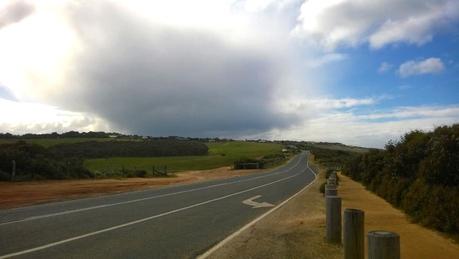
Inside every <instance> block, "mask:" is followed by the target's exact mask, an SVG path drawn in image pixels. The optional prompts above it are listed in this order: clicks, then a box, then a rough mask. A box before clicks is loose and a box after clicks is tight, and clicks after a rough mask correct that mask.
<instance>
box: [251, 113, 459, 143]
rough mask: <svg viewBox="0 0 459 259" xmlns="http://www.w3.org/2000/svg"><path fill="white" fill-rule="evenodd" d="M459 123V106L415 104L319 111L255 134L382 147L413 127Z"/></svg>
mask: <svg viewBox="0 0 459 259" xmlns="http://www.w3.org/2000/svg"><path fill="white" fill-rule="evenodd" d="M454 123H459V106H457V105H455V106H430V107H427V106H419V107H416V106H413V107H401V108H394V109H392V110H389V111H386V112H380V113H378V114H377V115H374V114H372V113H367V114H364V115H357V114H355V113H352V112H350V111H346V112H341V111H333V110H331V111H329V112H327V113H318V114H317V116H315V117H312V118H310V119H307V120H305V121H304V122H303V124H301V125H297V126H293V127H291V128H290V129H287V130H272V131H269V132H266V133H264V134H261V135H259V136H253V137H254V138H259V137H266V138H270V139H296V140H312V141H327V142H341V143H345V144H350V145H357V146H366V147H376V148H382V147H384V145H385V144H387V142H388V141H389V140H391V139H392V140H398V139H399V138H400V137H401V136H402V135H403V134H405V133H407V132H409V131H412V130H425V131H428V130H432V129H433V128H434V127H437V126H442V125H451V124H454Z"/></svg>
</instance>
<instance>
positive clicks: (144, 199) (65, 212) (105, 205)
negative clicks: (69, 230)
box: [0, 158, 302, 226]
mask: <svg viewBox="0 0 459 259" xmlns="http://www.w3.org/2000/svg"><path fill="white" fill-rule="evenodd" d="M301 160H302V159H301V158H299V159H298V162H297V163H296V164H295V165H294V166H292V167H291V168H288V169H287V170H281V171H279V172H275V173H269V174H266V175H261V176H257V177H252V178H249V179H243V180H237V181H232V182H226V183H220V184H213V185H209V186H204V187H199V188H194V189H189V190H184V191H178V192H173V193H166V194H160V195H155V196H150V197H145V198H139V199H134V200H129V201H122V202H116V203H107V204H101V205H97V206H91V207H86V208H81V209H73V210H66V211H61V212H56V213H50V214H45V215H38V216H32V217H27V218H25V219H20V220H14V221H8V222H3V223H0V226H4V225H9V224H15V223H20V222H25V221H31V220H37V219H43V218H49V217H55V216H61V215H67V214H72V213H78V212H83V211H88V210H95V209H101V208H107V207H112V206H117V205H124V204H130V203H135V202H140V201H146V200H152V199H157V198H163V197H168V196H173V195H178V194H183V193H189V192H195V191H201V190H207V189H212V188H216V187H220V186H225V185H231V184H236V183H241V182H248V181H253V180H256V179H260V178H265V177H269V176H273V175H278V174H281V173H285V172H287V171H290V170H292V169H294V168H296V167H297V166H298V165H299V163H300V162H301Z"/></svg>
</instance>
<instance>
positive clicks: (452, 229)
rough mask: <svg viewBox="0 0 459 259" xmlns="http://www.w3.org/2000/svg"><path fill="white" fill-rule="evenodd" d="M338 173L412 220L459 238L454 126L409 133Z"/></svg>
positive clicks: (458, 154)
mask: <svg viewBox="0 0 459 259" xmlns="http://www.w3.org/2000/svg"><path fill="white" fill-rule="evenodd" d="M343 173H344V174H346V175H348V176H350V177H351V178H352V179H354V180H356V181H360V182H362V184H364V185H365V186H366V187H367V188H368V189H370V190H371V191H373V192H375V193H376V194H378V195H379V196H381V197H383V198H384V199H385V200H387V201H388V202H390V203H391V204H393V205H394V206H396V207H399V208H401V209H403V210H404V211H405V212H406V213H407V214H408V215H410V216H411V217H412V218H413V220H414V221H416V222H419V223H422V224H424V225H427V226H430V227H433V228H435V229H437V230H440V231H443V232H448V233H459V124H455V125H453V126H449V127H448V126H444V127H438V128H436V129H435V130H434V131H433V132H421V131H413V132H410V133H408V134H406V135H405V136H403V138H402V139H401V140H400V141H399V142H398V143H393V142H389V143H388V144H387V145H386V147H385V149H384V150H373V151H371V152H369V153H365V154H362V155H360V156H358V157H355V158H354V159H352V160H350V161H349V162H347V163H346V164H345V166H344V168H343Z"/></svg>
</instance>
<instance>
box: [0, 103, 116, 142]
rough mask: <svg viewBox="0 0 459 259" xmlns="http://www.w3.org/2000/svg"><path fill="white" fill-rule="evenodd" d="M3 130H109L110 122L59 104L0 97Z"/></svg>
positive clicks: (44, 131)
mask: <svg viewBox="0 0 459 259" xmlns="http://www.w3.org/2000/svg"><path fill="white" fill-rule="evenodd" d="M0 118H1V120H0V132H13V133H15V134H25V133H31V132H33V133H49V132H52V131H57V132H65V131H70V130H79V131H96V130H109V129H110V128H111V127H110V126H109V124H108V123H107V122H106V121H104V120H102V119H100V118H97V117H96V116H94V115H90V114H85V113H78V112H70V111H65V110H61V109H59V108H57V107H54V106H50V105H46V104H40V103H31V102H17V101H11V100H6V99H2V98H0Z"/></svg>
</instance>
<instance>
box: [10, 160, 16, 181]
mask: <svg viewBox="0 0 459 259" xmlns="http://www.w3.org/2000/svg"><path fill="white" fill-rule="evenodd" d="M11 163H12V168H11V181H14V178H15V177H16V160H13V161H11Z"/></svg>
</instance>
